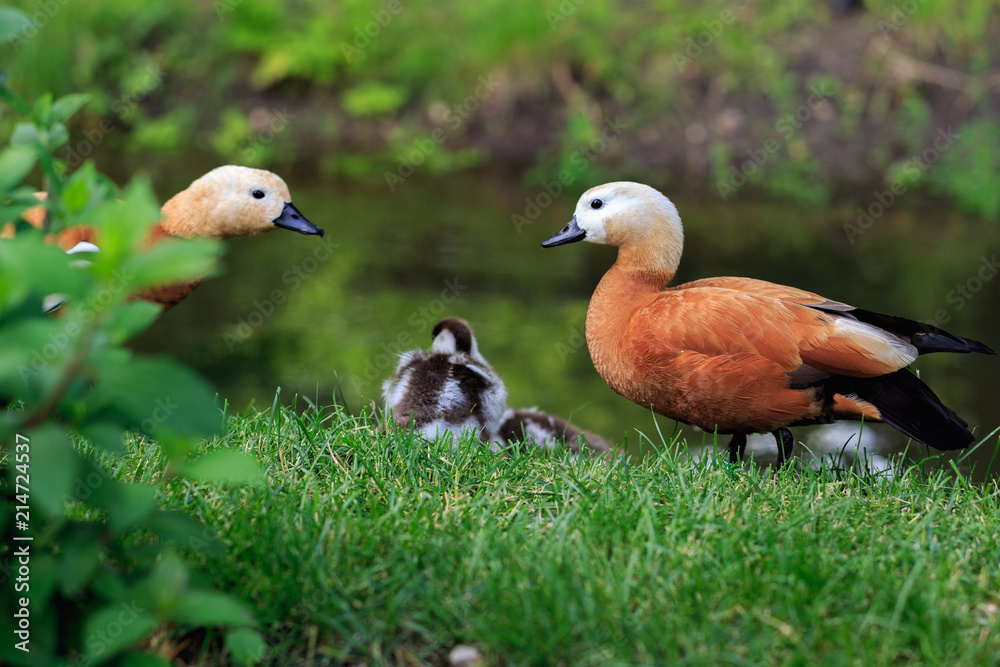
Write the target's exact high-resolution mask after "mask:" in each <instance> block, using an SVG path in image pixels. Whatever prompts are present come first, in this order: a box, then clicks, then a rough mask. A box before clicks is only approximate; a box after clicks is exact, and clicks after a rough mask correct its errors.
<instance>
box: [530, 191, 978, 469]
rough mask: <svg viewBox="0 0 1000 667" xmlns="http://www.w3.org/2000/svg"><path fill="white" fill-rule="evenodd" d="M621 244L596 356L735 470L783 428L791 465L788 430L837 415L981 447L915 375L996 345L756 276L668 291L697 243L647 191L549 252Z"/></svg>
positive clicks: (597, 301)
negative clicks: (717, 437) (718, 440)
mask: <svg viewBox="0 0 1000 667" xmlns="http://www.w3.org/2000/svg"><path fill="white" fill-rule="evenodd" d="M576 241H589V242H591V243H602V244H607V245H613V246H617V247H618V249H619V250H618V260H617V261H616V262H615V264H614V266H612V267H611V269H610V270H609V271H608V272H607V273H606V274H605V276H604V278H603V279H602V280H601V282H600V284H598V286H597V289H596V290H595V291H594V295H593V297H592V299H591V301H590V307H589V309H588V311H587V346H588V348H589V349H590V356H591V359H592V360H593V362H594V366H595V367H596V368H597V371H598V373H600V375H601V377H603V378H604V380H605V381H606V382H607V383H608V385H609V386H610V387H611V388H612V389H614V390H615V391H616V392H618V393H619V394H621V395H623V396H625V397H626V398H629V399H630V400H632V401H634V402H636V403H638V404H639V405H642V406H644V407H647V408H651V409H652V410H655V411H656V412H658V413H660V414H662V415H665V416H667V417H670V418H672V419H676V420H678V421H682V422H685V423H688V424H693V425H694V426H697V427H698V428H700V429H702V430H705V431H708V432H716V433H725V434H732V435H733V438H732V440H731V442H730V443H729V452H730V460H732V461H733V462H736V461H737V460H739V458H740V457H741V456H742V454H743V451H744V449H745V447H746V436H747V434H748V433H766V432H770V433H772V434H773V435H774V436H775V439H776V441H777V443H778V449H779V452H778V459H779V462H784V461H786V460H787V459H788V457H789V456H790V455H791V453H792V448H793V444H794V440H793V438H792V434H791V432H790V431H789V430H788V427H789V426H798V425H807V424H817V423H829V422H832V421H836V420H838V419H856V420H859V419H866V420H870V421H883V422H886V423H887V424H889V425H891V426H893V427H895V428H896V429H898V430H900V431H902V432H903V433H904V434H906V435H908V436H909V437H911V438H913V439H915V440H918V441H920V442H923V443H925V444H928V445H931V446H933V447H935V448H937V449H961V448H963V447H966V446H967V445H969V444H970V443H971V442H972V441H973V435H972V433H970V432H969V430H968V428H967V427H968V425H967V424H966V423H965V421H963V420H962V419H961V418H960V417H959V416H958V415H956V414H955V413H954V412H953V411H952V410H950V409H949V408H947V407H946V406H945V405H944V404H942V403H941V401H940V400H939V399H938V398H937V396H935V395H934V393H933V392H932V391H931V390H930V388H929V387H928V386H927V385H926V384H924V383H923V382H921V381H920V380H919V379H918V378H917V377H916V376H914V375H913V374H911V373H910V372H909V371H908V370H906V366H908V365H909V364H910V363H912V362H913V361H914V360H915V359H916V358H917V356H918V355H920V354H924V353H928V352H966V353H967V352H981V353H986V354H993V351H992V350H991V349H990V348H989V347H987V346H986V345H984V344H982V343H980V342H978V341H974V340H971V339H968V338H962V337H961V336H954V335H952V334H949V333H947V332H945V331H942V330H941V329H938V328H936V327H932V326H929V325H926V324H922V323H919V322H915V321H912V320H907V319H903V318H900V317H894V316H890V315H881V314H879V313H875V312H872V311H868V310H863V309H860V308H854V307H853V306H849V305H847V304H844V303H840V302H837V301H831V300H829V299H826V298H824V297H822V296H819V295H817V294H813V293H811V292H806V291H803V290H800V289H796V288H794V287H786V286H784V285H776V284H774V283H768V282H765V281H762V280H755V279H752V278H726V277H720V278H706V279H703V280H696V281H694V282H690V283H685V284H682V285H678V286H676V287H671V288H666V287H665V285H666V284H667V283H668V282H669V281H670V279H671V278H673V276H674V274H675V273H676V272H677V267H678V265H679V263H680V258H681V252H682V249H683V243H684V233H683V229H682V227H681V220H680V216H679V215H678V213H677V209H676V208H675V207H674V205H673V204H672V203H671V202H670V200H669V199H667V198H666V197H664V196H663V195H662V194H661V193H660V192H658V191H657V190H654V189H653V188H651V187H649V186H647V185H642V184H640V183H628V182H618V183H607V184H605V185H601V186H598V187H596V188H592V189H590V190H588V191H587V192H585V193H584V194H583V196H582V197H581V198H580V201H579V202H578V203H577V207H576V214H575V215H574V216H573V219H572V220H571V221H570V222H569V224H567V225H566V226H565V227H564V228H563V229H562V230H561V231H560V232H559V233H557V234H555V235H554V236H552V237H551V238H550V239H548V240H546V241H545V242H544V243H542V247H544V248H551V247H554V246H558V245H563V244H566V243H573V242H576Z"/></svg>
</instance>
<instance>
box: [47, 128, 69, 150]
mask: <svg viewBox="0 0 1000 667" xmlns="http://www.w3.org/2000/svg"><path fill="white" fill-rule="evenodd" d="M67 141H69V132H67V131H66V126H65V125H63V124H62V123H56V124H55V125H53V126H52V128H51V129H50V130H49V146H48V149H49V150H50V151H51V150H52V149H54V148H58V147H59V146H62V145H63V144H64V143H66V142H67Z"/></svg>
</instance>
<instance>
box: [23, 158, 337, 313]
mask: <svg viewBox="0 0 1000 667" xmlns="http://www.w3.org/2000/svg"><path fill="white" fill-rule="evenodd" d="M36 196H37V197H38V198H39V199H41V200H43V201H44V199H45V193H38V194H37V195H36ZM160 210H161V212H162V214H163V219H162V220H160V222H158V223H157V224H156V225H155V226H154V227H153V228H152V230H151V231H150V233H149V243H150V244H153V243H156V242H157V241H160V240H162V239H164V238H168V237H177V238H184V239H192V238H213V239H220V240H225V239H228V238H232V237H234V236H257V235H260V234H265V233H267V232H270V231H272V230H274V229H278V228H279V227H280V228H283V229H290V230H292V231H296V232H299V233H300V234H317V235H319V236H323V230H322V229H321V228H320V227H317V226H316V225H314V224H313V223H311V222H309V221H308V220H307V219H306V218H305V217H304V216H303V215H302V214H301V213H299V211H298V209H296V208H295V206H293V205H292V198H291V195H289V193H288V186H287V185H285V182H284V181H283V180H281V178H280V177H279V176H277V175H276V174H273V173H271V172H269V171H264V170H262V169H250V168H248V167H237V166H233V165H227V166H224V167H218V168H216V169H213V170H212V171H210V172H208V173H207V174H205V175H204V176H202V177H201V178H199V179H197V180H196V181H194V182H193V183H191V185H190V186H188V188H187V189H186V190H183V191H181V192H179V193H177V194H176V195H174V196H173V197H171V198H170V200H169V201H167V203H166V204H164V205H163V208H162V209H160ZM22 217H23V218H24V219H25V221H27V222H28V223H30V224H31V225H33V226H35V227H38V228H39V229H40V228H41V227H42V223H43V221H44V219H45V208H44V207H43V206H36V207H33V208H31V209H28V210H27V211H25V212H24V213H23V214H22ZM12 233H13V229H12V228H8V229H5V230H4V234H3V236H10V235H12ZM97 240H98V239H96V233H95V230H94V229H93V228H90V227H82V226H81V227H69V228H67V229H64V230H63V231H62V232H61V233H60V234H59V235H58V237H56V238H55V239H54V242H55V243H56V244H57V245H59V247H60V248H62V249H63V250H65V251H66V252H68V253H78V252H97V251H98V250H99V248H98V247H97V245H96V241H97ZM202 280H203V279H200V280H195V281H191V282H187V283H183V284H178V285H163V286H160V287H155V288H151V289H147V290H143V291H142V292H140V293H138V294H137V295H136V297H137V298H140V299H145V300H147V301H152V302H154V303H158V304H160V305H162V306H163V307H164V310H167V309H169V308H173V307H174V306H176V305H177V304H178V303H180V302H181V301H182V300H183V299H184V298H185V297H187V296H188V295H189V294H190V293H191V292H192V291H194V289H195V288H196V287H197V286H198V285H200V284H201V283H202Z"/></svg>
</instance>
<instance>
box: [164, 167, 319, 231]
mask: <svg viewBox="0 0 1000 667" xmlns="http://www.w3.org/2000/svg"><path fill="white" fill-rule="evenodd" d="M161 226H162V227H163V230H164V231H165V232H167V233H168V234H170V235H172V236H179V237H182V238H195V237H208V238H217V239H228V238H231V237H233V236H256V235H259V234H266V233H267V232H269V231H272V230H274V229H277V228H279V227H281V228H284V229H291V230H292V231H296V232H299V233H300V234H317V235H319V236H323V230H322V229H321V228H320V227H317V226H316V225H314V224H313V223H311V222H309V221H308V220H307V219H306V218H305V216H303V215H302V214H301V213H299V211H298V209H296V208H295V206H293V205H292V197H291V195H289V194H288V186H287V185H285V182H284V181H283V180H281V178H280V177H279V176H277V175H276V174H273V173H271V172H269V171H264V170H262V169H250V168H248V167H237V166H233V165H228V166H225V167H218V168H216V169H213V170H212V171H210V172H208V173H207V174H205V175H204V176H202V177H201V178H199V179H198V180H196V181H195V182H194V183H192V184H191V185H190V186H189V187H188V188H187V189H186V190H184V191H183V192H179V193H177V194H176V195H174V196H173V197H172V198H171V199H170V200H169V201H168V202H167V203H166V204H164V205H163V222H162V223H161Z"/></svg>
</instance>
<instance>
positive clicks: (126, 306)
mask: <svg viewBox="0 0 1000 667" xmlns="http://www.w3.org/2000/svg"><path fill="white" fill-rule="evenodd" d="M162 312H163V308H162V307H161V306H160V305H159V304H156V303H151V302H149V301H132V302H130V303H123V304H118V305H117V306H116V307H115V308H112V309H111V310H110V311H109V312H108V318H107V320H105V325H104V330H105V331H106V332H107V333H108V334H109V335H110V337H111V340H112V341H113V342H114V343H115V344H116V345H122V344H124V343H125V342H126V341H128V340H130V339H131V338H133V337H134V336H137V335H138V334H140V333H142V332H143V331H145V330H146V329H147V328H148V327H149V325H150V324H152V323H153V322H154V321H155V320H156V318H157V317H159V315H160V313H162Z"/></svg>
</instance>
